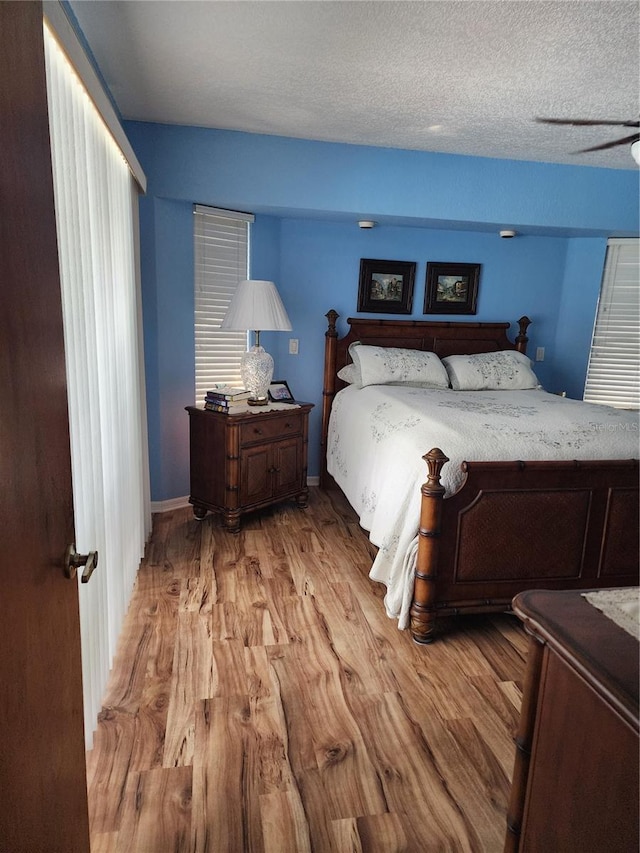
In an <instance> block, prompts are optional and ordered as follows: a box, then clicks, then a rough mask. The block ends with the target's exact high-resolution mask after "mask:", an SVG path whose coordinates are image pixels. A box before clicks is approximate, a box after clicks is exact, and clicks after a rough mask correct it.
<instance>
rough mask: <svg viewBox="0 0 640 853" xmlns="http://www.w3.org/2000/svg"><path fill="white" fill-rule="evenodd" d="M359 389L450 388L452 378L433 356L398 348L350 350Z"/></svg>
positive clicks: (355, 347) (415, 350) (366, 347)
mask: <svg viewBox="0 0 640 853" xmlns="http://www.w3.org/2000/svg"><path fill="white" fill-rule="evenodd" d="M349 353H350V354H351V358H352V359H353V363H354V364H355V366H356V369H357V370H359V372H360V385H361V387H364V386H366V385H404V384H407V385H408V384H411V385H412V386H415V387H420V388H448V387H449V377H448V375H447V371H446V370H445V367H444V365H443V363H442V362H441V361H440V359H439V358H438V356H437V355H436V354H435V353H434V352H422V350H417V349H399V348H396V347H372V346H367V345H363V344H360V345H358V346H354V345H353V344H352V345H351V346H350V347H349Z"/></svg>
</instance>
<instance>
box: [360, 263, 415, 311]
mask: <svg viewBox="0 0 640 853" xmlns="http://www.w3.org/2000/svg"><path fill="white" fill-rule="evenodd" d="M415 277H416V265H415V263H414V262H413V261H376V260H373V259H371V258H362V259H361V261H360V283H359V286H358V311H369V312H377V313H380V314H411V306H412V304H413V285H414V282H415Z"/></svg>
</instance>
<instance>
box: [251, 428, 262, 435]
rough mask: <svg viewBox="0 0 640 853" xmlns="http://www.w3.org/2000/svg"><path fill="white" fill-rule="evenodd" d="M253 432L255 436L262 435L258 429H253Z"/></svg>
mask: <svg viewBox="0 0 640 853" xmlns="http://www.w3.org/2000/svg"><path fill="white" fill-rule="evenodd" d="M253 431H254V432H255V434H256V435H262V430H261V429H260V428H259V427H254V428H253Z"/></svg>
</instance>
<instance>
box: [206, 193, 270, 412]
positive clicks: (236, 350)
mask: <svg viewBox="0 0 640 853" xmlns="http://www.w3.org/2000/svg"><path fill="white" fill-rule="evenodd" d="M254 218H255V217H254V216H252V215H251V214H249V213H236V212H235V211H231V210H220V209H218V208H214V207H205V206H203V205H195V207H194V253H195V362H196V389H195V391H196V403H202V402H203V399H204V396H205V394H206V392H207V391H208V390H209V389H210V388H212V387H213V385H214V384H215V383H219V382H224V383H228V384H232V385H241V384H242V380H241V377H240V359H241V357H242V354H243V353H244V352H246V349H247V332H233V331H229V330H222V329H220V324H221V323H222V320H223V318H224V316H225V314H226V313H227V309H228V307H229V303H230V302H231V297H232V296H233V294H234V292H235V289H236V287H237V285H238V282H239V281H243V280H244V279H246V278H248V277H249V263H248V261H249V225H250V223H251V222H253V221H254Z"/></svg>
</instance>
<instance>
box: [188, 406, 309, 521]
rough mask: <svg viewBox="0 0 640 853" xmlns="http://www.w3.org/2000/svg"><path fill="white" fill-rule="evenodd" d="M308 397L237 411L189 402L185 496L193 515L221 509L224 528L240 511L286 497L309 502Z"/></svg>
mask: <svg viewBox="0 0 640 853" xmlns="http://www.w3.org/2000/svg"><path fill="white" fill-rule="evenodd" d="M312 408H313V404H311V403H299V404H297V405H296V406H287V407H286V408H283V407H280V408H278V409H275V410H274V409H268V410H264V409H261V408H259V407H254V408H252V409H250V410H249V411H245V410H244V407H243V409H242V410H241V411H240V412H239V413H237V414H222V413H220V412H210V411H207V410H205V409H203V408H200V407H198V406H188V407H187V412H188V413H189V449H190V495H189V502H190V503H191V504H192V505H193V512H194V514H195V516H196V517H197V518H204V516H205V515H206V514H207V511H208V510H210V511H211V512H215V513H219V514H220V515H221V516H222V519H223V522H224V524H225V526H226V527H227V529H228V530H230V531H232V532H234V533H235V532H237V531H238V530H239V529H240V517H241V516H242V515H243V514H244V513H247V512H252V511H253V510H256V509H260V508H261V507H265V506H269V505H270V504H274V503H277V502H278V501H283V500H287V499H294V500H295V501H296V502H297V504H298V506H300V507H304V506H306V505H307V500H308V495H309V490H308V487H307V447H308V435H309V412H310V411H311V409H312Z"/></svg>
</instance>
